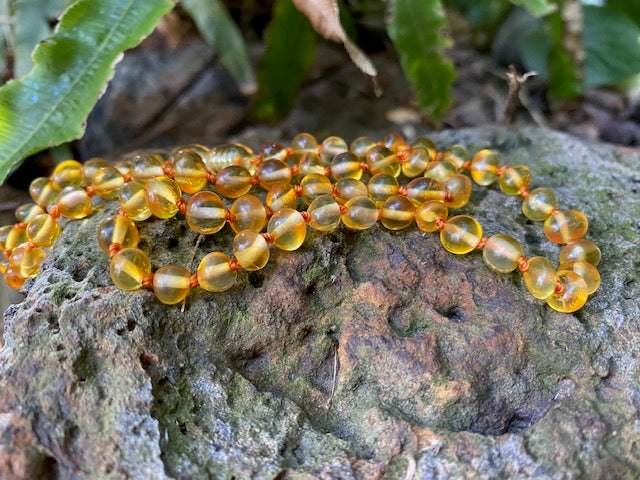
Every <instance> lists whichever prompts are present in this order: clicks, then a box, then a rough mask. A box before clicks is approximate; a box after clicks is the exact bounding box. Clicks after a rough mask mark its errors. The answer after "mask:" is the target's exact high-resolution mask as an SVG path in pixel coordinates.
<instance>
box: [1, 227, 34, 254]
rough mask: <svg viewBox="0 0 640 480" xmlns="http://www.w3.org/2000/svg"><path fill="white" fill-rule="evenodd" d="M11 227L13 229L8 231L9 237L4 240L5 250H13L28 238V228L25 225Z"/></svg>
mask: <svg viewBox="0 0 640 480" xmlns="http://www.w3.org/2000/svg"><path fill="white" fill-rule="evenodd" d="M10 227H11V229H10V230H9V231H8V232H7V237H6V239H5V240H4V249H5V250H13V249H14V248H16V247H17V246H18V245H20V244H22V243H25V242H26V241H27V240H28V238H27V229H26V228H25V227H24V225H11V226H10Z"/></svg>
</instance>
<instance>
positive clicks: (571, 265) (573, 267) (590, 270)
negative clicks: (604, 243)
mask: <svg viewBox="0 0 640 480" xmlns="http://www.w3.org/2000/svg"><path fill="white" fill-rule="evenodd" d="M563 270H570V271H572V272H575V273H577V274H578V275H580V276H581V277H582V279H583V280H584V281H585V283H586V284H587V293H588V294H589V295H591V294H592V293H594V292H595V291H596V290H598V288H599V287H600V273H599V272H598V270H597V269H596V267H594V266H593V265H591V264H590V263H589V262H585V261H584V260H574V261H571V262H566V263H562V264H560V266H559V267H558V271H559V272H560V271H563Z"/></svg>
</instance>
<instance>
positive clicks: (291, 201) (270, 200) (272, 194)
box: [266, 183, 298, 212]
mask: <svg viewBox="0 0 640 480" xmlns="http://www.w3.org/2000/svg"><path fill="white" fill-rule="evenodd" d="M266 204H267V206H268V207H269V208H270V209H271V210H273V211H274V212H277V211H278V210H280V209H281V208H294V209H295V208H297V207H298V195H297V194H296V192H295V190H294V189H293V186H291V185H289V184H284V183H283V184H280V185H276V186H275V187H273V188H272V189H271V190H269V192H268V193H267V198H266Z"/></svg>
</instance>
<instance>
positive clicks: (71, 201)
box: [56, 187, 93, 220]
mask: <svg viewBox="0 0 640 480" xmlns="http://www.w3.org/2000/svg"><path fill="white" fill-rule="evenodd" d="M56 204H57V205H58V207H59V208H60V215H62V216H63V217H67V218H73V219H75V220H78V219H81V218H84V217H86V216H88V215H91V212H92V211H93V204H92V203H91V197H90V196H89V195H88V194H87V192H86V190H85V189H83V188H80V187H65V188H63V189H62V191H61V192H60V194H59V195H58V198H57V199H56Z"/></svg>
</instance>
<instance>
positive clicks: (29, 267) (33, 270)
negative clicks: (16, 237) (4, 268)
mask: <svg viewBox="0 0 640 480" xmlns="http://www.w3.org/2000/svg"><path fill="white" fill-rule="evenodd" d="M44 257H45V253H44V250H43V249H41V248H40V247H33V246H31V245H29V244H28V243H23V244H22V245H18V246H17V247H16V248H14V249H13V252H11V257H10V258H9V267H10V268H11V269H12V270H13V271H14V272H15V273H16V274H17V275H19V276H20V277H22V278H28V277H31V276H33V275H37V274H38V273H40V264H41V263H42V261H43V260H44Z"/></svg>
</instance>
